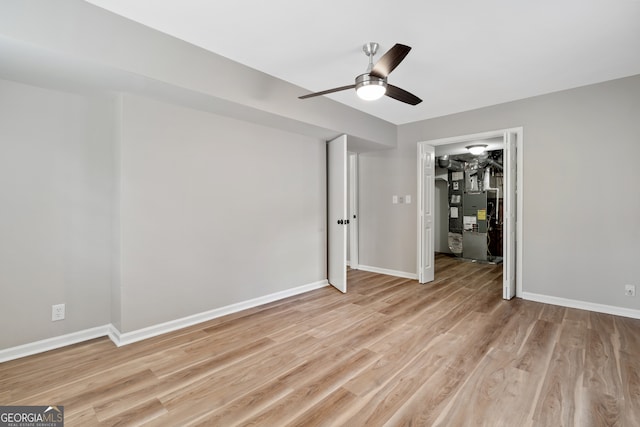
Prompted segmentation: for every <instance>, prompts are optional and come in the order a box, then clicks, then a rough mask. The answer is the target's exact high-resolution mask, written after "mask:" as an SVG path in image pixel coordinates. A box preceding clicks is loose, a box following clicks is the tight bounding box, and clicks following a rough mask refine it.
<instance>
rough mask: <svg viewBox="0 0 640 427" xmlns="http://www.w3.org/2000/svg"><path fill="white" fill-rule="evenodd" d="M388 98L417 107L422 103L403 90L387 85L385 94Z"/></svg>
mask: <svg viewBox="0 0 640 427" xmlns="http://www.w3.org/2000/svg"><path fill="white" fill-rule="evenodd" d="M385 95H387V96H388V97H389V98H393V99H397V100H398V101H401V102H404V103H405V104H410V105H418V104H420V103H421V102H422V99H420V98H418V97H417V96H415V95H414V94H412V93H409V92H407V91H406V90H404V89H400V88H399V87H398V86H394V85H390V84H387V92H386V93H385Z"/></svg>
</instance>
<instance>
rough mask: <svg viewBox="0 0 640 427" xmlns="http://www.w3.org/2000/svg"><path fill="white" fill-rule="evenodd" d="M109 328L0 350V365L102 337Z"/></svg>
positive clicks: (106, 326) (102, 327)
mask: <svg viewBox="0 0 640 427" xmlns="http://www.w3.org/2000/svg"><path fill="white" fill-rule="evenodd" d="M111 328H113V326H111V325H104V326H98V327H95V328H91V329H85V330H83V331H78V332H73V333H70V334H66V335H60V336H59V337H53V338H47V339H44V340H40V341H35V342H32V343H28V344H23V345H19V346H16V347H10V348H7V349H4V350H0V363H2V362H6V361H8V360H13V359H19V358H21V357H26V356H31V355H33V354H37V353H44V352H45V351H49V350H55V349H56V348H60V347H65V346H68V345H72V344H77V343H79V342H82V341H89V340H92V339H94V338H99V337H103V336H105V335H109V331H110V330H111Z"/></svg>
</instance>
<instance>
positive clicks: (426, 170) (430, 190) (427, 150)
mask: <svg viewBox="0 0 640 427" xmlns="http://www.w3.org/2000/svg"><path fill="white" fill-rule="evenodd" d="M435 159H436V149H435V147H433V146H431V145H428V144H424V143H420V144H419V145H418V171H420V173H419V179H418V195H419V197H418V202H419V206H418V209H419V215H418V227H419V228H418V229H419V230H420V238H419V239H418V240H419V242H420V244H419V245H418V282H420V283H428V282H431V281H433V278H434V275H435V268H434V259H435V249H434V239H435V235H434V229H433V227H434V192H435V183H434V179H435Z"/></svg>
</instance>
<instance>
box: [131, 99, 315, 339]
mask: <svg viewBox="0 0 640 427" xmlns="http://www.w3.org/2000/svg"><path fill="white" fill-rule="evenodd" d="M122 128H123V132H122V142H121V148H120V162H121V163H120V167H121V173H122V175H121V176H122V183H121V189H122V190H121V191H122V197H121V206H120V209H121V217H120V220H121V239H122V241H121V259H122V266H121V269H122V276H121V286H122V329H121V332H129V331H132V330H136V329H140V328H143V327H146V326H150V325H154V324H158V323H162V322H165V321H169V320H173V319H177V318H180V317H184V316H188V315H192V314H195V313H200V312H203V311H206V310H210V309H214V308H219V307H222V306H226V305H229V304H233V303H237V302H241V301H246V300H249V299H252V298H256V297H260V296H264V295H267V294H271V293H274V292H278V291H283V290H287V289H291V288H294V287H297V286H301V285H305V284H309V283H313V282H317V281H320V280H324V279H326V273H325V271H326V251H327V248H326V243H325V242H326V232H325V228H326V227H325V224H326V213H325V212H326V207H325V194H326V160H325V142H324V141H319V140H314V139H311V138H307V137H302V136H298V135H294V134H290V133H286V132H282V131H278V130H274V129H270V128H266V127H263V126H259V125H254V124H251V123H247V122H241V121H238V120H235V119H230V118H225V117H221V116H217V115H214V114H209V113H206V112H201V111H196V110H191V109H187V108H183V107H179V106H175V105H170V104H166V103H162V102H158V101H153V100H150V99H145V98H141V97H136V96H131V95H127V96H125V97H124V103H123V125H122Z"/></svg>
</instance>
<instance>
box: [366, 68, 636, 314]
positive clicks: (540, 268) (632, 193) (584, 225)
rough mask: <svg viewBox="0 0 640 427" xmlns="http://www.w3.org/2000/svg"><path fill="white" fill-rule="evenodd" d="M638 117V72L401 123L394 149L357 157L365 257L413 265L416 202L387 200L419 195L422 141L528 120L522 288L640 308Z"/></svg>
mask: <svg viewBox="0 0 640 427" xmlns="http://www.w3.org/2000/svg"><path fill="white" fill-rule="evenodd" d="M639 117H640V76H633V77H629V78H624V79H619V80H614V81H610V82H605V83H601V84H597V85H591V86H586V87H581V88H577V89H573V90H567V91H563V92H557V93H553V94H549V95H544V96H539V97H535V98H529V99H525V100H521V101H517V102H511V103H507V104H501V105H496V106H493V107H488V108H482V109H478V110H473V111H468V112H465V113H460V114H455V115H451V116H446V117H441V118H435V119H431V120H425V121H421V122H416V123H411V124H407V125H403V126H400V127H399V129H398V139H399V141H398V145H399V146H398V148H397V149H396V150H392V151H388V152H380V153H372V154H362V155H361V157H360V165H361V167H360V174H361V175H360V182H361V185H362V186H363V187H364V188H362V191H361V194H362V199H363V200H362V205H361V233H362V236H363V240H364V239H365V237H364V236H367V237H366V241H367V244H363V246H366V247H367V249H366V250H363V251H362V253H361V262H362V263H363V264H369V265H376V266H380V267H386V268H391V269H397V270H403V271H408V272H415V271H416V264H415V263H416V261H415V259H416V256H415V253H416V233H417V230H416V210H415V205H413V207H412V209H410V210H406V211H405V210H401V209H394V208H393V206H392V205H391V203H390V197H391V194H392V191H396V190H395V188H396V187H398V188H402V189H403V191H404V192H411V193H415V189H416V143H417V142H418V141H425V140H430V139H436V138H444V137H452V136H459V135H466V134H472V133H479V132H484V131H490V130H496V129H503V128H509V127H516V126H523V127H524V150H523V155H524V164H523V165H519V166H521V167H523V168H524V169H523V171H524V193H523V194H524V203H523V206H521V207H520V208H521V209H522V210H523V212H522V213H523V222H524V224H523V227H524V236H523V243H524V248H523V260H524V261H523V269H522V270H523V271H522V274H523V284H522V285H523V291H524V292H529V293H535V294H544V295H549V296H556V297H561V298H568V299H574V300H580V301H586V302H593V303H599V304H605V305H611V306H617V307H625V308H630V309H639V308H640V299H638V297H636V298H630V297H625V296H624V284H625V283H631V284H636V286H638V285H640V282H639V279H638V277H639V275H638V267H637V262H638V261H637V258H638V253H639V252H638V246H637V245H638V242H639V241H640V225H639V223H638V221H637V218H638V217H639V216H640V197H638V194H639V193H638V189H637V183H638V182H640V168H638V166H637V164H638V159H640V136H639V135H640V120H638V118H639ZM605 172H606V173H605ZM378 189H379V191H377V190H378Z"/></svg>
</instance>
